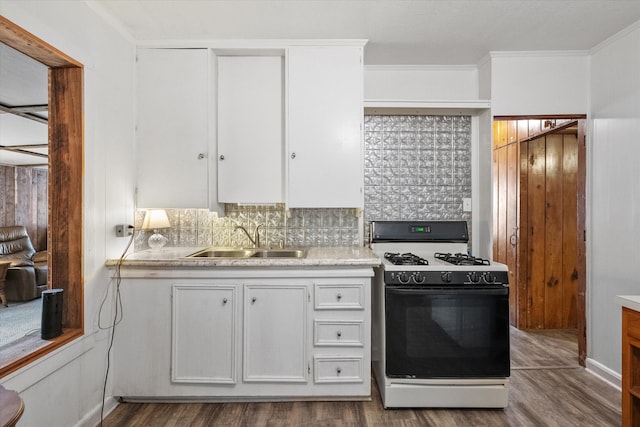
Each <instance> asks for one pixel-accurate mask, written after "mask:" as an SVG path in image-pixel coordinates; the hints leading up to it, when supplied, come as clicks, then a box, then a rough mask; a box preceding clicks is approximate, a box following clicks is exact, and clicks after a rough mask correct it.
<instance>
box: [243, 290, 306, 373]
mask: <svg viewBox="0 0 640 427" xmlns="http://www.w3.org/2000/svg"><path fill="white" fill-rule="evenodd" d="M308 304H309V303H308V291H307V287H306V286H304V285H300V286H296V285H282V286H279V285H245V287H244V370H243V372H244V381H264V382H306V381H307V369H308V362H307V356H306V349H307V346H308V344H307V305H308Z"/></svg>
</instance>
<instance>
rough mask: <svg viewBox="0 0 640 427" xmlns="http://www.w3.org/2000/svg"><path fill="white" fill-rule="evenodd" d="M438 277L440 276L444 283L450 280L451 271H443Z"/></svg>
mask: <svg viewBox="0 0 640 427" xmlns="http://www.w3.org/2000/svg"><path fill="white" fill-rule="evenodd" d="M440 277H441V278H442V281H443V282H444V283H449V282H451V272H450V271H443V272H442V274H441V275H440Z"/></svg>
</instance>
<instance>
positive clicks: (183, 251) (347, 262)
mask: <svg viewBox="0 0 640 427" xmlns="http://www.w3.org/2000/svg"><path fill="white" fill-rule="evenodd" d="M202 249H205V248H203V247H166V248H163V249H161V250H158V251H154V250H151V249H147V250H143V251H138V252H133V253H130V254H128V255H127V256H126V257H125V258H124V259H123V260H122V264H121V265H122V267H130V268H131V267H133V268H135V267H139V268H146V267H155V268H176V267H178V268H185V267H191V268H202V267H204V268H208V267H311V266H315V267H322V266H327V267H349V266H357V267H375V266H378V265H380V262H381V261H380V258H379V257H378V256H377V255H375V254H374V253H373V252H372V251H371V249H369V248H365V247H359V246H345V247H311V248H306V250H307V255H306V256H305V257H304V258H198V257H194V258H188V257H187V256H188V255H190V254H192V253H194V252H197V251H199V250H202ZM118 261H119V260H118V259H109V260H107V262H106V265H107V266H108V267H114V266H116V265H117V264H118Z"/></svg>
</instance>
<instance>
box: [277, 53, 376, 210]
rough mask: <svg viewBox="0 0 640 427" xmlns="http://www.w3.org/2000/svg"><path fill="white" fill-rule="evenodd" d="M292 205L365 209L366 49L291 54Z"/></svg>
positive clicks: (289, 90) (289, 106)
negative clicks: (363, 68) (364, 117)
mask: <svg viewBox="0 0 640 427" xmlns="http://www.w3.org/2000/svg"><path fill="white" fill-rule="evenodd" d="M288 71H289V73H288V82H289V86H288V100H289V104H288V117H289V125H288V129H289V150H288V151H289V152H288V166H289V176H288V199H287V204H288V206H289V207H317V208H337V207H346V208H348V207H356V208H358V207H360V208H361V207H362V206H363V195H362V188H363V185H364V182H363V180H364V175H363V166H362V164H363V161H364V160H363V142H362V132H361V129H362V120H363V114H364V112H363V105H364V104H363V74H362V49H361V48H360V47H352V46H346V47H345V46H338V47H335V46H321V47H316V46H313V47H308V46H304V47H303V46H300V47H291V48H290V49H289V53H288Z"/></svg>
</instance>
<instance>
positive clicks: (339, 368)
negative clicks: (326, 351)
mask: <svg viewBox="0 0 640 427" xmlns="http://www.w3.org/2000/svg"><path fill="white" fill-rule="evenodd" d="M336 372H337V373H338V375H340V374H341V373H342V368H341V367H339V366H338V368H337V369H336Z"/></svg>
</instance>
